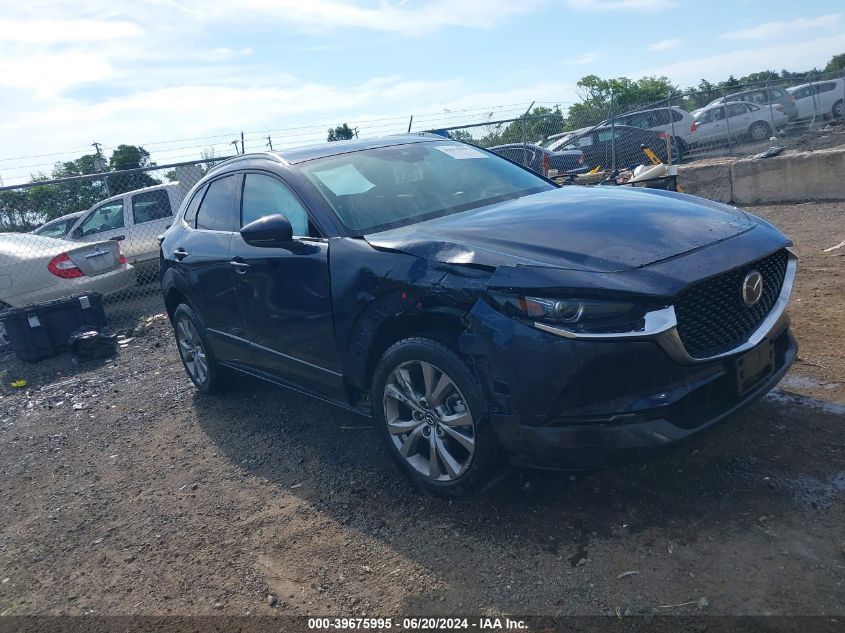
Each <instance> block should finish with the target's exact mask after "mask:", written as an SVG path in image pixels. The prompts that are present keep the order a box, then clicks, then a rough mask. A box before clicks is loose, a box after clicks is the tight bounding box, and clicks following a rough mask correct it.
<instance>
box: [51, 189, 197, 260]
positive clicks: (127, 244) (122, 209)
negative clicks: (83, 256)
mask: <svg viewBox="0 0 845 633" xmlns="http://www.w3.org/2000/svg"><path fill="white" fill-rule="evenodd" d="M183 197H184V193H183V191H182V189H181V188H180V187H179V183H178V182H171V183H167V184H164V185H154V186H152V187H145V188H143V189H136V190H135V191H128V192H126V193H122V194H120V195H118V196H112V197H111V198H108V199H107V200H104V201H103V202H100V203H99V204H97V205H95V206H93V207H91V209H90V210H89V211H87V212H86V213H85V214H84V215H83V216H82V217H81V218H80V219H79V220H77V221H76V224H74V225H73V228H72V229H71V230H70V232H69V233H68V235H67V237H66V238H65V239H67V240H72V241H75V242H99V241H102V240H118V241H119V242H120V243H121V250H122V251H123V254H124V256H125V257H126V260H127V261H128V262H129V263H130V264H132V265H133V266H136V267H137V266H139V265H144V264H155V265H156V266H157V265H158V241H157V239H156V238H158V236H159V235H161V234H162V233H164V231H165V230H166V229H167V227H169V226H170V225H171V223H172V222H173V214H174V213H175V212H176V210H177V209H178V208H179V205H180V204H181V203H182V198H183ZM141 273H142V271H141V270H139V277H140V276H141ZM147 276H148V275H146V276H145V277H147Z"/></svg>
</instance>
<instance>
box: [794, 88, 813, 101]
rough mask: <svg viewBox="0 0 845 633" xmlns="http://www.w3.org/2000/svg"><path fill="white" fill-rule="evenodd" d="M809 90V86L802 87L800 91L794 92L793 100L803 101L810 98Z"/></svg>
mask: <svg viewBox="0 0 845 633" xmlns="http://www.w3.org/2000/svg"><path fill="white" fill-rule="evenodd" d="M810 90H811V87H810V86H804V87H803V88H801V89H800V90H796V91H795V93H794V94H795V98H796V99H803V98H804V97H809V96H810Z"/></svg>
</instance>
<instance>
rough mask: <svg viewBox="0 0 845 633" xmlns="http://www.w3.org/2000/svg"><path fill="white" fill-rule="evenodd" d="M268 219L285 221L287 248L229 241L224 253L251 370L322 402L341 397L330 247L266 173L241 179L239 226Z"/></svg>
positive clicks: (301, 207) (296, 202)
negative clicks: (289, 236) (234, 279)
mask: <svg viewBox="0 0 845 633" xmlns="http://www.w3.org/2000/svg"><path fill="white" fill-rule="evenodd" d="M274 214H280V215H283V216H285V217H286V218H287V219H288V221H289V222H290V223H291V226H292V227H293V234H294V241H293V242H292V243H291V244H290V245H289V246H286V247H285V248H278V247H256V246H250V245H249V244H247V243H246V242H244V240H243V238H241V236H240V234H238V233H235V235H234V236H233V237H232V241H231V244H230V247H229V259H230V262H231V265H232V268H233V270H236V271H237V272H236V274H237V275H238V292H239V296H240V300H241V305H242V307H243V312H244V318H245V321H246V328H247V332H248V337H249V340H250V341H251V343H252V355H253V360H254V363H255V365H256V368H257V369H258V370H259V371H260V372H262V373H265V374H269V375H272V376H273V377H274V378H275V379H277V380H281V381H283V382H286V383H289V384H292V385H295V386H299V387H303V388H305V389H307V390H308V391H311V392H315V393H318V394H320V395H323V396H325V397H328V398H334V397H337V396H340V395H341V394H342V392H343V381H342V378H341V371H340V362H339V358H338V353H337V347H336V344H335V338H334V326H333V321H332V302H331V290H330V285H329V243H328V241H327V240H325V239H323V237H322V235H321V234H320V232H319V230H318V229H317V227H316V226H315V225H314V223H313V221H312V219H311V218H310V216H309V214H308V212H307V211H306V209H305V207H304V205H303V204H302V203H301V202H300V200H299V198H298V197H297V196H296V195H295V194H294V193H293V191H292V190H291V189H290V187H288V185H287V184H286V183H285V182H283V181H282V180H281V179H279V178H277V177H276V176H273V175H270V174H267V173H259V172H252V173H246V174H245V175H244V184H243V193H242V197H241V216H242V217H241V226H243V225H246V224H249V223H250V222H252V221H254V220H257V219H259V218H261V217H264V216H267V215H274Z"/></svg>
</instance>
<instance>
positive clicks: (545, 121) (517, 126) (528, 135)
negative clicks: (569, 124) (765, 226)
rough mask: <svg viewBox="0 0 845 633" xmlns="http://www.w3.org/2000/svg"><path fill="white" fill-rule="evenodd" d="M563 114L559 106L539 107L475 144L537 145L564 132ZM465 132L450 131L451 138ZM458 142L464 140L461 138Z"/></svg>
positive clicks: (499, 125)
mask: <svg viewBox="0 0 845 633" xmlns="http://www.w3.org/2000/svg"><path fill="white" fill-rule="evenodd" d="M563 124H564V119H563V113H562V112H561V111H560V108H559V107H558V106H555V107H554V108H546V107H543V106H537V107H536V108H533V109H532V110H531V111H530V112H528V113H527V114H523V115H522V116H521V117H519V118H518V119H517V120H515V121H511V122H510V123H500V124H498V125H495V126H493V127H492V129H491V130H490V131H489V132H488V133H487V134H485V135H484V136H482V137H481V138H480V139H479V140H478V141H470V142H475V143H476V144H477V145H481V146H482V147H494V146H496V145H505V144H507V143H523V142H526V143H536V142H537V141H538V140H540V139H541V138H543V137H545V136H549V135H550V134H555V133H557V132H559V131H561V130H563ZM461 132H463V133H464V134H468V132H465V131H463V130H456V131H450V132H449V136H450V137H451V138H456V135H457V134H460V133H461ZM458 140H464V139H462V138H459V139H458Z"/></svg>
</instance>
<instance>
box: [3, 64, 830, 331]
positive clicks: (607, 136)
mask: <svg viewBox="0 0 845 633" xmlns="http://www.w3.org/2000/svg"><path fill="white" fill-rule="evenodd" d="M784 74H787V73H784ZM650 94H652V97H651V98H650V99H645V98H639V97H637V98H631V95H627V96H625V98H622V97H620V96H615V95H613V94H610V95H598V97H599V98H595V97H596V95H593V97H590V98H585V99H583V100H582V102H580V103H577V104H568V105H559V106H558V105H554V104H545V105H541V106H538V107H537V108H532V107H529V108H528V109H527V110H526V109H525V107H524V106H521V107H519V109H517V107H515V106H497V107H492V108H486V109H476V110H466V111H462V112H449V111H444V112H443V113H440V114H437V115H424V116H420V117H417V120H416V123H414V119H413V117H411V118H410V120H409V121H408V122H407V123H402V122H401V121H398V120H394V119H390V120H385V121H377V122H376V123H374V124H373V125H374V126H375V127H372V128H369V127H364V126H363V125H362V126H361V127H360V129H359V126H357V125H354V126H352V127H351V128H349V131H350V132H352V131H354V134H355V135H358V134H359V133H360V134H361V135H362V136H375V135H384V134H395V133H399V132H402V131H411V129H413V130H414V131H422V130H427V131H430V132H434V133H437V134H441V135H443V136H448V137H449V138H452V139H455V140H459V141H465V142H468V143H472V144H475V145H479V146H482V147H486V148H489V149H492V150H493V151H495V152H497V153H499V154H501V155H503V156H505V157H507V158H509V159H511V160H514V161H515V162H518V163H521V164H523V165H526V166H528V167H530V168H531V169H534V170H535V171H537V172H538V173H542V174H544V175H547V176H550V177H558V178H560V177H563V178H564V179H568V180H570V181H571V180H575V179H577V180H578V181H579V182H587V183H589V182H593V181H595V180H597V179H599V178H601V179H603V180H604V181H605V182H607V181H608V179H609V178H610V179H613V180H614V182H617V183H620V182H630V179H631V178H634V179H636V178H637V177H638V176H637V173H638V171H637V169H635V168H638V167H639V166H641V165H642V166H644V167H639V170H640V171H642V170H643V169H647V168H648V167H649V166H650V165H651V164H652V163H663V164H664V165H669V164H677V163H681V162H685V163H686V162H690V161H696V160H702V159H708V158H712V157H721V156H735V157H740V156H748V155H755V154H758V153H760V152H765V151H767V150H770V148H772V147H777V148H781V149H787V150H789V149H822V148H825V147H832V146H837V145H842V144H845V125H843V103H845V70H841V71H838V72H835V73H827V74H824V73H810V74H807V75H801V76H798V75H789V76H787V77H784V76H781V75H775V74H772V76H771V77H764V78H763V79H762V81H756V82H753V83H744V84H741V83H739V82H730V81H729V82H726V83H725V84H724V85H720V86H718V87H716V86H712V85H710V84H707V83H706V82H702V84H701V85H699V86H698V87H697V88H695V89H687V90H683V91H682V90H678V89H670V90H668V91H667V94H666V96H665V97H664V98H662V99H660V100H657V101H655V100H654V99H653V96H654V94H653V93H650ZM533 105H534V104H532V106H533ZM549 106H550V107H549ZM404 126H406V129H400V128H402V127H404ZM440 126H443V127H440ZM318 131H319V128H318V127H317V126H314V130H311V128H308V129H306V130H305V131H304V132H301V134H303V135H313V134H316V133H317V132H318ZM296 134H297V133H294V132H291V131H288V132H287V133H286V135H285V137H284V139H283V140H281V142H279V141H277V144H278V145H280V146H281V151H282V154H284V151H285V149H284V148H285V147H288V146H291V145H296V144H301V143H302V142H304V141H305V137H303V138H302V139H301V140H300V142H299V143H297V140H298V137H297V136H296ZM252 136H255V138H254V139H252V140H250V135H247V139H246V140H247V141H248V142H249V146H248V147H246V148H245V144H244V138H243V136H241V139H240V143H238V142H235V141H233V142H232V143H231V145H234V146H235V149H236V150H238V153H241V152H243V151H245V149H247V150H254V149H264V147H261V146H260V144H261V143H264V137H263V136H261V135H260V134H258V133H255V134H253V135H252ZM310 138H311V137H310V136H308V139H309V140H310ZM266 141H267V144H268V146H270V147H272V142H273V140H272V138H271V137H270V136H267V137H266ZM256 143H258V144H259V145H255V144H256ZM238 145H239V147H238ZM268 148H269V147H268ZM276 149H279V148H278V147H277V148H276ZM211 150H212V153H206V152H205V151H204V153H203V155H204V158H203V159H201V160H195V161H188V162H179V163H173V164H168V165H162V166H153V167H144V168H138V169H130V170H123V171H107V172H104V173H93V174H88V175H82V176H74V177H68V178H57V179H53V180H48V179H45V178H43V177H38V178H36V179H35V181H34V182H30V183H27V184H21V185H16V186H6V187H0V311H2V310H8V309H14V308H22V307H27V306H31V305H33V304H37V303H39V302H44V301H49V300H55V299H61V298H65V297H68V296H70V295H75V294H79V293H83V292H99V293H102V295H103V296H104V301H105V312H106V316H107V321H108V325H110V326H111V327H112V329H115V330H117V331H120V330H124V331H127V330H132V329H133V328H134V327H135V326H136V325H137V324H138V322H139V320H141V319H143V318H145V317H147V316H149V315H151V314H155V313H158V312H160V311H161V309H162V303H161V297H160V295H159V289H158V284H157V283H156V280H157V277H158V267H159V254H158V242H157V239H156V238H157V237H158V236H159V235H160V234H161V233H162V232H163V231H164V230H165V229H166V228H167V227H168V226H169V225H170V223H171V222H172V218H173V214H174V212H175V211H176V209H178V207H179V204H180V203H181V201H182V199H183V198H184V196H185V195H186V194H187V192H188V191H189V190H190V188H191V187H192V186H193V185H194V183H196V182H197V181H198V180H199V179H200V178H201V177H202V176H203V175H204V174H205V173H206V172H207V171H208V169H209V168H210V166H211V165H212V164H214V163H216V162H218V161H221V160H224V158H219V157H214V155H213V150H214V148H211ZM97 156H99V153H98V154H97V155H92V156H86V157H83V158H86V159H92V160H91V161H90V162H91V163H92V165H91V170H92V171H93V170H94V169H104V168H105V166H104V161H103V163H101V164H100V165H97V164H96V158H97ZM54 173H56V172H55V171H54ZM591 179H592V180H591ZM4 342H5V335H4V332H3V331H2V328H0V346H2V345H3V343H4Z"/></svg>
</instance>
